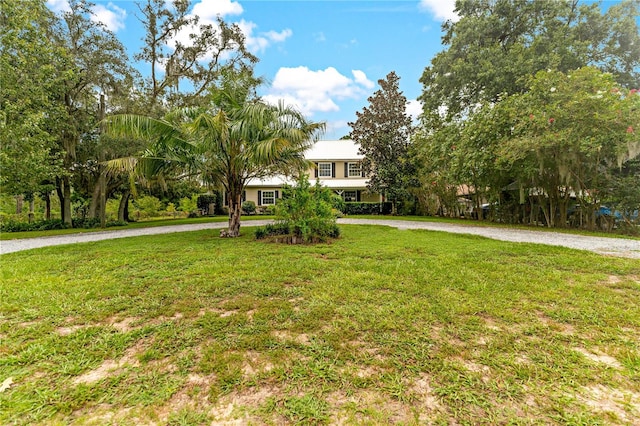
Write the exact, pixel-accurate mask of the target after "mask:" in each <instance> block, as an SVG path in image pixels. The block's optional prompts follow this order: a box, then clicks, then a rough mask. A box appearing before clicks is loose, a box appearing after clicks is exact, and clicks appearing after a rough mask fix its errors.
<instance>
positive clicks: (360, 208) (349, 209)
mask: <svg viewBox="0 0 640 426" xmlns="http://www.w3.org/2000/svg"><path fill="white" fill-rule="evenodd" d="M391 206H392V205H391V203H363V202H358V203H353V202H349V203H344V210H343V211H342V212H343V213H344V214H346V215H349V214H391Z"/></svg>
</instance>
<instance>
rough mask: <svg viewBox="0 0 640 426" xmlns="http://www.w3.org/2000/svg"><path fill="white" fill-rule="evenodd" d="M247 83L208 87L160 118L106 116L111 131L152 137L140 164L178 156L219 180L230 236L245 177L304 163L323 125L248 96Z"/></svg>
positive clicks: (237, 225)
mask: <svg viewBox="0 0 640 426" xmlns="http://www.w3.org/2000/svg"><path fill="white" fill-rule="evenodd" d="M236 83H238V84H236ZM251 86H252V81H251V80H249V81H246V80H245V81H242V82H232V83H229V84H226V85H225V87H224V89H214V90H213V92H212V96H211V104H210V105H209V106H208V107H206V108H205V107H199V108H183V109H177V110H173V111H171V112H170V113H169V114H168V115H167V116H166V117H165V118H163V119H154V118H152V117H145V116H134V115H116V116H112V117H110V118H109V119H108V121H107V124H108V130H109V132H110V133H111V134H114V135H116V136H133V137H142V138H147V139H149V140H150V141H151V142H152V146H153V147H154V148H155V149H154V151H153V152H154V154H153V155H147V156H146V158H145V157H143V158H142V159H141V160H142V162H141V164H161V165H164V166H166V165H171V164H173V163H176V162H178V163H180V164H182V165H183V167H185V169H188V170H191V171H192V172H195V173H197V174H198V175H199V176H200V177H201V178H202V179H203V180H204V181H208V182H210V183H212V184H214V185H220V186H221V187H222V188H223V190H224V193H225V195H226V198H227V203H228V206H229V228H228V230H227V232H226V235H227V236H229V237H237V236H238V235H239V231H240V216H241V214H242V192H243V190H244V188H245V186H246V184H247V182H248V181H249V180H250V179H256V178H261V177H264V176H268V175H271V174H274V173H276V172H284V171H291V170H297V169H300V168H301V167H302V168H304V167H305V166H306V165H307V164H306V162H305V160H304V151H305V150H306V149H307V148H309V147H310V146H311V144H312V143H313V142H315V140H316V138H317V137H318V136H319V135H320V133H321V132H322V131H323V130H324V123H316V122H310V121H308V120H307V119H306V118H305V117H304V116H303V115H302V114H301V113H300V112H298V111H297V110H295V109H294V108H292V107H288V106H285V105H284V104H282V103H280V104H279V105H269V104H266V103H264V102H263V101H261V100H259V99H251V98H250V93H251ZM158 153H161V154H162V155H161V156H158V155H157V154H158ZM135 162H136V163H137V162H138V160H136V161H135ZM116 166H118V164H117V163H116Z"/></svg>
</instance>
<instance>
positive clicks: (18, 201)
mask: <svg viewBox="0 0 640 426" xmlns="http://www.w3.org/2000/svg"><path fill="white" fill-rule="evenodd" d="M23 202H24V196H23V195H16V214H22V203H23Z"/></svg>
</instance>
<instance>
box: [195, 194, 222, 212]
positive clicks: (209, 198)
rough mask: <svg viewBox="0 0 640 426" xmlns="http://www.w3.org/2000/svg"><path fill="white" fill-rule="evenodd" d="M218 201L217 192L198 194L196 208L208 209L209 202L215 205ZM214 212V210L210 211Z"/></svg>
mask: <svg viewBox="0 0 640 426" xmlns="http://www.w3.org/2000/svg"><path fill="white" fill-rule="evenodd" d="M217 201H218V196H217V193H213V194H202V195H198V208H199V209H200V210H208V209H209V206H210V205H211V204H214V205H216V204H217ZM214 208H215V207H214ZM210 213H211V214H214V213H215V212H210Z"/></svg>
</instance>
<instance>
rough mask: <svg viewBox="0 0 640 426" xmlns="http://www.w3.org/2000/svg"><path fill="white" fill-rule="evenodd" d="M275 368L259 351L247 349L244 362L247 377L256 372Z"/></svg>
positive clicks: (243, 372) (243, 370)
mask: <svg viewBox="0 0 640 426" xmlns="http://www.w3.org/2000/svg"><path fill="white" fill-rule="evenodd" d="M271 370H273V364H272V363H271V362H269V361H268V360H267V359H264V357H263V356H262V355H261V354H260V353H259V352H255V351H247V352H246V353H245V359H244V362H243V363H242V374H243V375H244V376H245V377H251V376H255V375H256V374H259V373H263V372H268V371H271Z"/></svg>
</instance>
